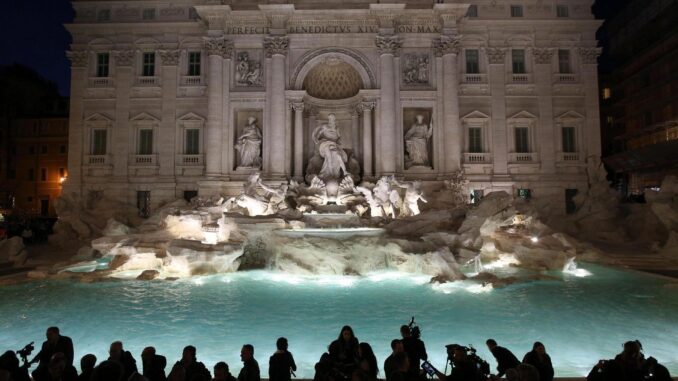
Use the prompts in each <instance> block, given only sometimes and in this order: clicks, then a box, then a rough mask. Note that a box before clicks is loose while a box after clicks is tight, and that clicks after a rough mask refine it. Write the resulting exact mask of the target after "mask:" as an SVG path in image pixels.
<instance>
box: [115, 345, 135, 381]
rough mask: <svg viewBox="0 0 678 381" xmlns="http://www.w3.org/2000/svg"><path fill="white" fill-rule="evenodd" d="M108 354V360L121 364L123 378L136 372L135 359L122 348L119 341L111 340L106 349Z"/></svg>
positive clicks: (127, 377)
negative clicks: (109, 345)
mask: <svg viewBox="0 0 678 381" xmlns="http://www.w3.org/2000/svg"><path fill="white" fill-rule="evenodd" d="M108 354H109V357H108V361H113V362H117V363H118V364H120V365H122V369H123V378H124V379H125V380H127V379H129V378H130V376H131V375H132V374H134V373H137V372H138V370H137V360H135V359H134V357H133V356H132V354H131V353H129V351H126V350H124V349H123V347H122V342H121V341H115V342H113V343H112V344H111V347H110V349H109V350H108Z"/></svg>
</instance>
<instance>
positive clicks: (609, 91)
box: [603, 87, 612, 99]
mask: <svg viewBox="0 0 678 381" xmlns="http://www.w3.org/2000/svg"><path fill="white" fill-rule="evenodd" d="M610 98H612V89H610V88H609V87H606V88H604V89H603V99H610Z"/></svg>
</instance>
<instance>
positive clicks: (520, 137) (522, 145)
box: [515, 127, 530, 153]
mask: <svg viewBox="0 0 678 381" xmlns="http://www.w3.org/2000/svg"><path fill="white" fill-rule="evenodd" d="M515 138H516V152H518V153H527V152H530V138H529V129H528V128H527V127H516V128H515Z"/></svg>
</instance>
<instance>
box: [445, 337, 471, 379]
mask: <svg viewBox="0 0 678 381" xmlns="http://www.w3.org/2000/svg"><path fill="white" fill-rule="evenodd" d="M445 348H447V360H448V361H449V362H450V363H452V373H451V374H450V375H449V376H446V375H445V374H443V373H441V372H439V371H438V370H436V376H438V379H440V381H474V380H476V379H478V378H477V376H478V372H477V369H478V368H477V366H476V364H475V363H474V362H473V361H472V360H471V359H470V358H469V357H468V354H467V348H465V347H462V346H461V345H457V344H450V345H446V346H445Z"/></svg>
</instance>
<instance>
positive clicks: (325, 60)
mask: <svg viewBox="0 0 678 381" xmlns="http://www.w3.org/2000/svg"><path fill="white" fill-rule="evenodd" d="M321 64H325V65H328V66H333V65H334V66H341V65H349V66H351V67H352V68H353V69H354V72H355V73H356V74H357V76H359V77H360V81H361V82H362V86H361V88H362V89H374V88H376V86H377V82H376V77H375V75H374V72H373V70H372V69H371V68H370V66H369V64H368V62H367V59H365V57H363V56H362V55H361V54H359V53H357V52H355V51H353V50H350V49H345V48H338V47H336V48H322V49H317V50H314V51H311V52H309V53H307V54H306V55H304V56H303V57H302V58H301V60H300V62H299V64H298V65H297V67H296V69H295V71H294V74H293V75H292V81H291V85H292V88H293V89H295V90H303V89H304V82H305V80H306V77H307V76H308V74H309V73H311V71H313V70H314V69H316V66H318V65H321ZM344 69H346V67H344ZM344 73H348V71H344ZM348 75H349V76H350V75H351V74H348Z"/></svg>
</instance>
